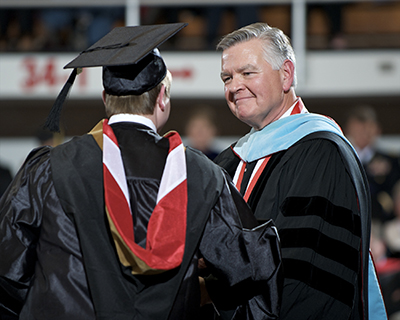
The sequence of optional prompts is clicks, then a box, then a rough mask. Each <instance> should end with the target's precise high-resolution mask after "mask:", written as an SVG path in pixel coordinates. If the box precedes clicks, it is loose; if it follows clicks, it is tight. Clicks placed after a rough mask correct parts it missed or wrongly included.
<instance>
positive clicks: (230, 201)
mask: <svg viewBox="0 0 400 320" xmlns="http://www.w3.org/2000/svg"><path fill="white" fill-rule="evenodd" d="M112 128H113V130H114V133H115V135H116V137H117V139H118V141H119V144H120V149H121V152H122V158H123V162H124V166H125V172H126V178H127V182H128V188H129V193H130V197H131V204H132V219H133V223H134V228H135V229H134V230H135V241H136V242H137V243H138V244H139V245H142V246H143V243H145V237H146V228H147V222H148V218H149V217H150V216H151V211H152V210H153V208H154V205H155V197H156V195H157V190H158V186H159V182H160V177H161V174H162V170H163V167H164V162H165V159H166V156H167V153H168V147H169V146H168V142H167V141H166V139H162V138H161V137H160V136H158V135H157V134H155V133H154V132H152V131H151V130H149V128H147V127H145V126H142V125H138V124H135V125H132V124H127V123H116V124H113V125H112ZM186 160H187V182H188V210H187V230H186V234H187V236H186V242H185V252H184V257H183V261H182V264H181V265H180V266H179V267H177V268H175V269H172V270H169V271H166V272H163V273H160V274H158V275H133V274H132V273H131V270H130V269H129V268H128V267H124V266H123V265H122V264H121V263H120V261H119V258H118V255H117V252H116V248H115V245H114V242H113V239H112V236H111V233H110V228H109V225H108V221H107V217H106V214H105V205H104V190H103V188H104V187H103V173H102V152H101V149H100V147H99V146H98V145H97V143H96V141H95V139H94V138H93V136H92V135H84V136H82V137H77V138H74V139H72V140H71V141H69V142H67V143H64V144H62V145H60V146H58V147H56V148H50V147H43V148H39V149H36V150H34V151H32V152H31V154H30V155H29V156H28V158H27V159H26V161H25V163H24V165H23V166H22V168H21V169H20V171H19V172H18V174H17V175H16V177H15V179H14V180H13V182H12V184H11V186H10V188H9V190H8V192H7V193H6V194H5V195H4V196H3V197H2V198H1V200H0V234H1V239H0V257H1V259H0V297H1V298H0V318H1V319H18V318H19V319H43V320H45V319H69V320H70V319H85V320H87V319H197V317H198V315H199V310H200V289H199V280H198V275H199V274H200V270H199V268H198V259H199V258H203V259H204V260H205V262H206V264H207V272H208V273H209V274H212V276H213V277H214V278H215V279H218V280H216V281H215V282H213V285H211V286H210V287H209V290H210V295H211V296H213V295H215V292H217V294H219V293H223V294H227V293H228V292H231V293H233V294H235V296H236V297H239V298H237V299H236V300H235V301H234V302H233V303H234V304H235V306H236V307H238V312H237V313H236V314H237V315H236V316H235V317H236V319H247V318H249V319H250V318H257V319H277V316H278V314H279V307H280V290H281V289H280V288H281V282H282V279H283V278H282V274H281V268H280V267H281V256H280V245H279V240H278V236H277V233H276V231H275V228H274V225H273V222H272V221H269V222H268V223H267V224H264V225H262V226H259V224H258V222H257V221H256V219H254V217H253V216H252V214H251V211H250V209H249V207H248V206H247V204H246V203H245V202H244V201H242V199H241V197H240V195H239V193H238V192H237V191H235V188H234V187H233V186H232V185H231V183H230V182H229V179H227V178H226V177H225V175H224V173H223V171H222V170H221V169H220V168H218V167H217V166H216V165H214V164H213V163H212V162H211V161H210V160H209V159H207V158H206V157H205V156H204V155H202V154H200V153H198V152H196V151H194V150H191V149H189V148H188V149H187V150H186ZM260 248H262V250H260ZM266 266H267V267H266ZM242 290H244V291H242ZM244 292H245V294H244ZM216 306H217V303H216Z"/></svg>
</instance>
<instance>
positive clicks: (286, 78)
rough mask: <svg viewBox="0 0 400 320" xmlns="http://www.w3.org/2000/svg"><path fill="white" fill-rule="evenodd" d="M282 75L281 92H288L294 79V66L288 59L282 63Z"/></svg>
mask: <svg viewBox="0 0 400 320" xmlns="http://www.w3.org/2000/svg"><path fill="white" fill-rule="evenodd" d="M281 70H282V74H283V91H285V92H288V91H289V89H290V87H291V86H292V83H293V79H294V64H293V62H292V61H290V60H289V59H286V60H285V61H284V62H283V65H282V67H281Z"/></svg>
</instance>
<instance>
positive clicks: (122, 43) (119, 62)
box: [45, 23, 187, 132]
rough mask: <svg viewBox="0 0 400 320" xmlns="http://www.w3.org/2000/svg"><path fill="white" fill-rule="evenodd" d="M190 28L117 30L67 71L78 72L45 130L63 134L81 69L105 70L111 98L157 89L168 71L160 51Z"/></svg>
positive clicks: (162, 26) (166, 26) (181, 25)
mask: <svg viewBox="0 0 400 320" xmlns="http://www.w3.org/2000/svg"><path fill="white" fill-rule="evenodd" d="M186 25H187V24H186V23H171V24H160V25H147V26H134V27H120V28H114V29H113V30H112V31H110V32H109V33H108V34H107V35H105V36H104V37H103V38H101V39H100V40H99V41H97V42H96V43H95V44H93V45H92V46H91V47H90V48H88V49H87V50H85V51H83V52H81V53H80V54H79V56H78V57H76V58H75V59H74V60H72V61H71V62H69V63H68V64H67V65H66V66H65V67H64V69H68V68H74V70H73V71H72V73H71V75H70V77H69V78H68V80H67V82H66V84H65V85H64V87H63V88H62V90H61V92H60V94H59V95H58V97H57V99H56V101H55V102H54V105H53V107H52V109H51V111H50V114H49V116H48V118H47V121H46V124H45V127H46V128H48V129H49V130H51V131H53V132H59V131H60V129H59V120H60V114H61V110H62V105H63V103H64V101H65V99H66V97H67V95H68V93H69V90H70V88H71V87H72V85H73V83H74V81H75V78H76V75H77V73H78V70H79V69H80V68H88V67H103V86H104V89H105V91H106V92H107V93H109V94H111V95H117V96H122V95H140V94H142V93H144V92H147V91H149V90H151V89H152V88H154V87H155V86H157V85H158V84H159V83H160V82H161V81H162V80H163V79H164V77H165V75H166V71H167V68H166V66H165V63H164V61H163V59H162V58H161V56H160V54H159V52H158V50H157V48H158V47H159V46H160V45H161V44H163V43H164V42H165V41H166V40H168V39H169V38H170V37H172V36H173V35H174V34H176V33H177V32H178V31H180V30H181V29H182V28H184V27H185V26H186Z"/></svg>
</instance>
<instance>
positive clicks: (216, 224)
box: [200, 182, 283, 319]
mask: <svg viewBox="0 0 400 320" xmlns="http://www.w3.org/2000/svg"><path fill="white" fill-rule="evenodd" d="M200 252H201V254H202V256H203V257H204V260H205V261H206V264H207V267H208V269H209V271H210V272H211V274H212V276H211V277H210V278H208V281H207V282H206V283H207V289H208V291H209V293H210V296H211V298H212V300H213V303H214V305H215V306H216V307H217V309H220V310H221V311H223V310H235V309H236V307H238V308H237V309H236V313H235V316H234V317H233V319H277V318H278V315H279V308H280V290H281V286H282V280H283V278H282V273H281V254H280V246H279V239H278V235H277V231H276V228H275V226H274V223H273V221H272V220H270V221H268V222H266V223H264V224H263V225H258V223H257V220H256V219H255V218H254V216H253V214H252V213H251V210H250V208H249V207H248V206H247V204H246V203H245V202H244V200H243V199H242V197H241V196H240V194H239V193H238V191H237V190H236V188H235V187H234V186H233V185H232V184H231V183H228V182H227V183H226V187H225V188H224V190H223V192H222V194H221V196H220V197H219V200H218V202H217V204H216V205H215V207H214V208H213V210H212V212H211V215H210V218H209V220H208V222H207V224H206V227H205V231H204V235H203V237H202V240H201V242H200ZM216 279H217V280H216ZM232 314H233V312H232Z"/></svg>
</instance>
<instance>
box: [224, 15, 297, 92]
mask: <svg viewBox="0 0 400 320" xmlns="http://www.w3.org/2000/svg"><path fill="white" fill-rule="evenodd" d="M252 39H261V40H263V41H264V58H265V60H266V61H267V62H268V63H269V64H270V65H271V66H272V68H273V69H274V70H279V69H280V68H281V67H282V65H283V63H284V61H285V60H286V59H288V60H290V61H292V63H293V65H294V76H293V82H292V87H296V85H297V75H296V57H295V54H294V51H293V48H292V45H291V44H290V39H289V37H288V36H286V35H285V34H284V33H283V31H282V30H280V29H278V28H274V27H270V26H269V25H268V24H267V23H261V22H257V23H253V24H250V25H248V26H245V27H243V28H241V29H238V30H235V31H233V32H231V33H229V34H227V35H226V36H224V37H223V38H222V39H221V41H220V42H219V43H218V45H217V50H226V49H228V48H230V47H232V46H234V45H235V44H237V43H240V42H246V41H249V40H252Z"/></svg>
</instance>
